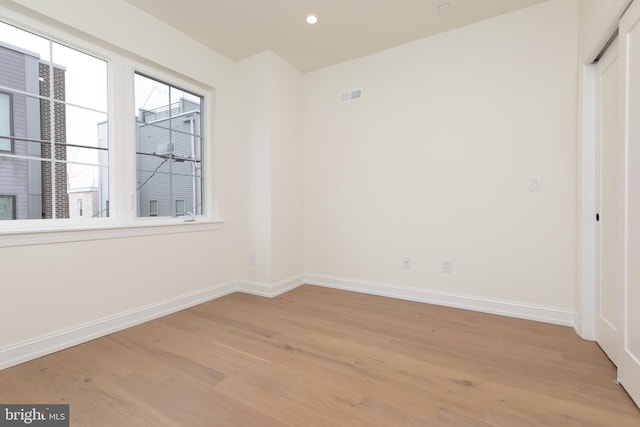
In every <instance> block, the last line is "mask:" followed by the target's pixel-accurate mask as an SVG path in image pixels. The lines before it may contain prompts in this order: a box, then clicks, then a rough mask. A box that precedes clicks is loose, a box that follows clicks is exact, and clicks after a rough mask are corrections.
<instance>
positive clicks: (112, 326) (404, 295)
mask: <svg viewBox="0 0 640 427" xmlns="http://www.w3.org/2000/svg"><path fill="white" fill-rule="evenodd" d="M305 283H306V284H310V285H316V286H324V287H328V288H335V289H342V290H347V291H354V292H361V293H365V294H372V295H379V296H385V297H391V298H399V299H405V300H410V301H418V302H424V303H429V304H437V305H444V306H449V307H456V308H463V309H467V310H474V311H481V312H485V313H492V314H499V315H503V316H510V317H517V318H522V319H529V320H536V321H539V322H546V323H554V324H559V325H565V326H572V327H574V328H575V327H576V326H575V318H574V313H573V312H570V311H567V310H562V309H557V308H552V307H542V306H535V305H529V304H520V303H514V302H510V301H499V300H491V299H487V298H478V297H473V296H467V295H457V294H450V293H444V292H436V291H427V290H423V289H410V288H399V287H397V286H392V285H389V284H381V283H370V282H364V281H359V280H353V279H345V278H337V277H331V276H323V275H315V274H311V275H300V276H296V277H292V278H290V279H287V280H283V281H281V282H278V283H275V284H273V285H269V284H265V283H257V282H250V281H243V280H239V281H235V282H230V283H225V284H221V285H216V286H212V287H209V288H206V289H202V290H198V291H195V292H192V293H189V294H185V295H181V296H179V297H176V298H172V299H168V300H165V301H161V302H159V303H155V304H151V305H148V306H146V307H141V308H138V309H135V310H131V311H127V312H124V313H120V314H116V315H113V316H109V317H105V318H102V319H98V320H95V321H92V322H88V323H84V324H81V325H78V326H75V327H72V328H69V329H65V330H61V331H57V332H54V333H52V334H48V335H44V336H41V337H37V338H33V339H30V340H27V341H23V342H19V343H16V344H11V345H9V346H5V347H3V348H0V369H5V368H8V367H10V366H14V365H17V364H20V363H23V362H26V361H29V360H33V359H36V358H38V357H41V356H45V355H47V354H51V353H54V352H56V351H60V350H63V349H65V348H69V347H73V346H75V345H78V344H82V343H84V342H87V341H91V340H93V339H96V338H99V337H102V336H105V335H108V334H111V333H113V332H117V331H120V330H122V329H126V328H129V327H132V326H135V325H139V324H141V323H144V322H147V321H149V320H153V319H156V318H158V317H162V316H166V315H168V314H171V313H175V312H177V311H180V310H184V309H186V308H189V307H192V306H195V305H198V304H202V303H204V302H207V301H211V300H213V299H216V298H220V297H222V296H225V295H228V294H230V293H233V292H244V293H248V294H252V295H258V296H262V297H267V298H273V297H276V296H278V295H280V294H283V293H285V292H288V291H290V290H292V289H294V288H297V287H298V286H301V285H303V284H305Z"/></svg>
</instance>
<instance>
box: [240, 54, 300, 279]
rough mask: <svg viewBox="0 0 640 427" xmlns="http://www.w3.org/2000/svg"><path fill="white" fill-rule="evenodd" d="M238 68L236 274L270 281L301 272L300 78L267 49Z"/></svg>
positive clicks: (295, 275)
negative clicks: (239, 227) (240, 162)
mask: <svg viewBox="0 0 640 427" xmlns="http://www.w3.org/2000/svg"><path fill="white" fill-rule="evenodd" d="M239 69H240V72H239V75H240V76H241V81H242V83H241V85H242V94H243V99H244V102H243V105H244V107H245V109H244V110H243V115H242V116H243V120H244V122H243V125H242V126H241V129H242V131H243V132H244V133H245V135H246V137H245V138H243V140H244V142H245V144H244V145H243V148H242V158H243V159H244V160H245V163H244V165H245V167H243V168H242V172H241V175H242V176H241V182H242V183H243V184H242V192H241V193H242V197H243V201H244V203H243V205H242V207H243V208H242V213H243V217H244V219H243V221H242V223H243V224H244V225H245V233H244V235H243V236H242V238H241V241H242V243H241V247H240V250H239V255H240V259H239V265H240V276H241V277H242V278H243V279H247V280H250V281H255V282H260V283H268V284H273V283H278V282H281V281H286V280H288V279H291V278H294V277H301V276H302V275H303V274H304V258H303V238H304V237H303V185H302V182H303V171H302V167H303V156H302V146H303V141H302V139H303V132H302V125H303V114H302V108H303V107H302V105H303V98H302V91H303V77H302V73H301V72H300V71H298V70H297V69H295V68H294V67H292V66H291V65H289V64H288V63H286V62H285V61H284V60H283V59H282V58H280V57H279V56H277V55H276V54H274V53H273V52H270V51H266V52H263V53H260V54H258V55H255V56H253V57H251V58H248V59H245V60H243V61H241V62H240V63H239ZM252 255H253V256H254V257H253V258H254V261H255V265H251V262H250V260H251V257H252Z"/></svg>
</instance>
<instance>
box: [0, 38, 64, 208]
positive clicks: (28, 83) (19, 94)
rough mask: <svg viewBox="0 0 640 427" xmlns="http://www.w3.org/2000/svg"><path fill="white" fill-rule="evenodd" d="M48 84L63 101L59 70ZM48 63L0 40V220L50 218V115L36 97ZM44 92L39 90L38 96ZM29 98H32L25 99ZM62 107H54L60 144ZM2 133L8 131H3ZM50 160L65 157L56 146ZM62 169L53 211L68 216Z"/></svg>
mask: <svg viewBox="0 0 640 427" xmlns="http://www.w3.org/2000/svg"><path fill="white" fill-rule="evenodd" d="M53 75H54V86H55V91H56V92H55V93H56V97H57V98H58V99H61V100H63V99H64V91H65V71H64V69H62V68H59V67H55V66H54V73H53ZM50 81H51V77H50V72H49V65H48V64H45V63H43V62H42V61H41V60H40V57H39V55H38V54H36V53H33V52H29V51H27V50H24V49H21V48H18V47H15V46H12V45H8V44H5V43H1V42H0V101H2V105H3V108H2V110H1V111H2V117H1V119H2V121H3V123H4V126H3V127H2V129H3V131H2V135H0V210H2V212H0V219H39V218H52V198H53V192H52V182H53V179H52V172H51V162H50V161H42V160H40V159H50V157H51V154H50V153H51V151H50V150H51V148H50V147H51V144H50V143H46V141H49V142H50V141H51V131H50V129H51V126H50V124H51V123H50V121H51V114H50V106H49V103H48V102H47V101H44V100H40V99H39V98H38V97H37V96H38V95H43V94H46V93H48V90H49V82H50ZM43 91H44V92H43ZM26 94H33V95H34V96H30V95H26ZM64 113H65V106H64V104H59V105H58V106H56V111H55V114H54V123H55V126H54V127H55V137H56V141H57V142H60V143H64V142H65V139H66V130H65V129H66V125H65V119H64ZM7 131H8V133H7ZM56 159H59V160H65V159H66V147H65V146H64V145H58V146H57V148H56ZM66 176H67V172H66V165H65V164H64V163H60V164H58V165H57V167H56V181H57V185H56V190H57V191H56V211H57V215H56V216H57V217H58V218H66V217H68V215H69V214H68V211H69V207H68V195H67V191H66V185H67V182H66Z"/></svg>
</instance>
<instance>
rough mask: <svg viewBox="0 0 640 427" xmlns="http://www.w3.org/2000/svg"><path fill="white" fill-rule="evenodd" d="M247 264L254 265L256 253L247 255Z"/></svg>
mask: <svg viewBox="0 0 640 427" xmlns="http://www.w3.org/2000/svg"><path fill="white" fill-rule="evenodd" d="M249 265H251V266H255V265H256V254H250V255H249Z"/></svg>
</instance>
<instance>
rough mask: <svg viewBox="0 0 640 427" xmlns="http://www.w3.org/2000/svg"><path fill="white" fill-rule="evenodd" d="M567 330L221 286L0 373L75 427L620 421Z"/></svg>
mask: <svg viewBox="0 0 640 427" xmlns="http://www.w3.org/2000/svg"><path fill="white" fill-rule="evenodd" d="M614 378H615V367H614V366H613V365H612V364H611V362H610V361H609V360H608V359H607V358H606V356H605V355H604V354H603V352H602V351H601V350H600V349H599V347H598V346H597V345H596V344H595V343H592V342H587V341H584V340H581V339H580V338H579V337H578V336H577V335H576V334H575V332H574V331H573V330H572V329H571V328H566V327H562V326H557V325H548V324H543V323H538V322H531V321H526V320H522V319H511V318H506V317H501V316H494V315H489V314H484V313H476V312H470V311H465V310H459V309H452V308H447V307H439V306H433V305H428V304H421V303H416V302H410V301H401V300H393V299H389V298H382V297H376V296H371V295H364V294H358V293H353V292H345V291H338V290H335V289H326V288H319V287H314V286H303V287H300V288H297V289H295V290H293V291H290V292H287V293H286V294H283V295H281V296H279V297H277V298H273V299H266V298H261V297H257V296H252V295H247V294H240V293H235V294H231V295H227V296H225V297H223V298H220V299H217V300H214V301H211V302H209V303H206V304H202V305H199V306H196V307H192V308H190V309H187V310H184V311H181V312H178V313H175V314H172V315H169V316H166V317H163V318H161V319H156V320H154V321H151V322H147V323H145V324H142V325H139V326H136V327H133V328H129V329H127V330H124V331H120V332H118V333H115V334H112V335H110V336H107V337H103V338H100V339H97V340H94V341H92V342H89V343H85V344H82V345H80V346H77V347H74V348H71V349H67V350H64V351H61V352H58V353H55V354H52V355H50V356H47V357H43V358H40V359H37V360H34V361H31V362H28V363H24V364H22V365H19V366H15V367H13V368H9V369H5V370H3V371H0V402H2V403H69V404H70V407H71V425H74V426H75V425H77V426H122V425H126V426H185V425H189V426H254V425H255V426H302V425H308V426H436V427H437V426H473V427H489V426H490V427H496V426H504V427H513V426H517V427H527V426H536V427H537V426H568V427H610V426H611V427H613V426H615V427H618V426H620V427H627V426H628V427H631V426H635V427H638V426H640V410H639V409H638V408H637V407H636V406H635V405H634V404H633V402H632V401H631V399H630V398H629V396H628V395H626V393H625V392H624V390H623V389H622V388H621V387H620V386H618V385H615V384H614V383H613V379H614Z"/></svg>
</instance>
